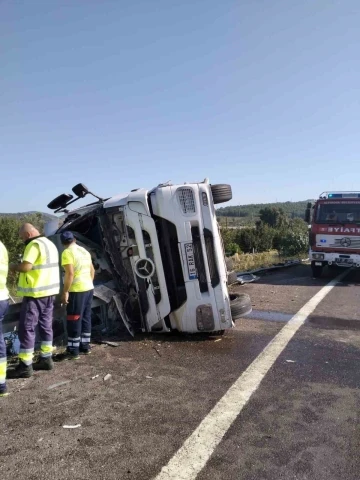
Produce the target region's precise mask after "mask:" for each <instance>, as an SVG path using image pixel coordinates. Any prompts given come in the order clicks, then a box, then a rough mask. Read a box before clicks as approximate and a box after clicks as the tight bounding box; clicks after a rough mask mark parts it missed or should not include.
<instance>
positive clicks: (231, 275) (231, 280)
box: [227, 272, 238, 285]
mask: <svg viewBox="0 0 360 480" xmlns="http://www.w3.org/2000/svg"><path fill="white" fill-rule="evenodd" d="M237 281H238V278H237V273H236V272H230V273H228V278H227V283H228V285H232V284H233V283H236V282H237Z"/></svg>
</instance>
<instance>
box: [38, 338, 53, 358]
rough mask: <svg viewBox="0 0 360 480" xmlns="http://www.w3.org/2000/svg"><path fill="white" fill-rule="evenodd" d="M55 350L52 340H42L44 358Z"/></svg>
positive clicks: (42, 355)
mask: <svg viewBox="0 0 360 480" xmlns="http://www.w3.org/2000/svg"><path fill="white" fill-rule="evenodd" d="M52 352H53V346H52V342H41V346H40V355H41V357H43V358H46V357H51V355H52Z"/></svg>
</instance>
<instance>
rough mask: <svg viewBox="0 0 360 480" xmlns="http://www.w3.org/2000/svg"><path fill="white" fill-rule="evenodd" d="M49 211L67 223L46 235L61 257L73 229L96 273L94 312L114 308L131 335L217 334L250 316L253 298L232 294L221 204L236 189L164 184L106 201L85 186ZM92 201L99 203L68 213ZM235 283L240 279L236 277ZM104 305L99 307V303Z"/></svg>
mask: <svg viewBox="0 0 360 480" xmlns="http://www.w3.org/2000/svg"><path fill="white" fill-rule="evenodd" d="M72 191H73V192H74V193H75V195H76V197H75V198H74V196H73V195H69V194H62V195H60V196H58V197H57V198H55V199H54V200H52V201H51V202H50V203H49V204H48V208H50V209H52V210H54V211H55V213H58V212H63V213H65V215H64V216H63V217H62V218H61V219H60V220H61V226H60V227H59V224H58V222H57V221H55V222H51V223H49V224H48V225H47V226H46V232H45V233H46V235H47V236H48V237H49V238H50V239H51V240H52V241H53V242H54V243H55V244H56V245H57V246H58V248H59V250H61V244H60V240H59V237H60V233H61V232H62V231H64V230H70V231H72V232H73V233H74V235H75V237H76V238H77V242H78V244H79V245H81V246H83V247H85V248H86V249H87V250H89V251H90V253H91V255H92V259H93V263H94V267H95V271H96V274H95V299H94V302H95V303H94V308H96V306H99V300H100V303H101V302H105V303H110V302H111V303H112V304H113V305H114V306H115V310H117V312H116V313H117V314H118V315H119V316H120V317H121V320H122V322H123V323H124V325H125V326H126V328H127V330H128V331H129V332H130V333H131V334H132V335H134V334H135V333H136V332H139V331H142V332H170V331H173V330H177V331H179V332H187V333H196V332H216V333H217V334H221V333H223V332H224V331H225V329H229V328H232V327H233V326H234V323H233V321H234V320H236V319H237V318H239V317H241V316H244V315H247V314H249V313H250V312H251V301H250V298H249V296H248V295H245V294H243V295H235V294H233V295H231V294H229V291H228V274H229V272H227V268H226V263H225V256H224V249H223V244H222V239H221V236H220V232H219V226H218V223H217V220H216V214H215V208H214V204H218V203H223V202H227V201H229V200H230V199H231V198H232V192H231V187H230V185H226V184H218V185H210V184H209V181H208V179H205V180H204V181H203V182H200V183H184V184H182V185H172V184H171V183H170V182H167V183H163V184H160V185H158V186H157V187H156V188H153V189H152V190H146V189H141V188H140V189H135V190H132V191H131V192H130V193H126V194H120V195H117V196H115V197H112V198H108V199H101V198H100V197H97V196H96V195H94V194H92V193H91V192H90V191H89V190H88V189H87V187H85V185H83V184H78V185H76V186H75V187H74V188H73V189H72ZM87 194H91V195H94V196H95V197H96V198H97V201H96V202H95V203H91V204H88V205H86V206H84V207H81V208H78V209H75V210H72V211H68V210H67V207H68V205H70V204H71V203H73V202H75V201H76V200H78V199H79V198H83V197H85V196H86V195H87ZM232 278H233V276H232ZM96 302H98V303H96Z"/></svg>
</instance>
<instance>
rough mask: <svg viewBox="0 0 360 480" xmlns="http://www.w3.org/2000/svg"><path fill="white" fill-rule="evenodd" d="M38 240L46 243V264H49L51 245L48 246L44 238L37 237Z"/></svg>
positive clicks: (43, 243)
mask: <svg viewBox="0 0 360 480" xmlns="http://www.w3.org/2000/svg"><path fill="white" fill-rule="evenodd" d="M37 241H38V242H39V243H41V244H42V245H44V248H45V255H46V259H45V262H46V264H49V263H50V250H49V247H48V245H47V243H46V242H44V240H42V239H41V238H37Z"/></svg>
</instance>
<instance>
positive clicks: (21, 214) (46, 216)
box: [0, 211, 59, 222]
mask: <svg viewBox="0 0 360 480" xmlns="http://www.w3.org/2000/svg"><path fill="white" fill-rule="evenodd" d="M34 213H39V214H40V215H41V216H42V219H43V221H44V222H49V221H50V220H55V218H56V219H58V218H59V217H57V216H56V215H52V214H51V213H44V212H35V211H31V212H18V213H0V217H17V218H22V217H26V216H27V215H33V214H34Z"/></svg>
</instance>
